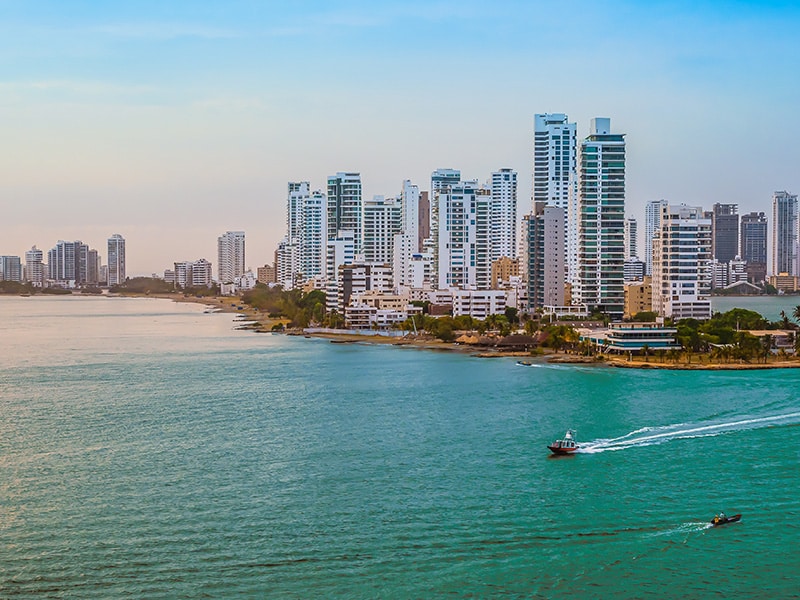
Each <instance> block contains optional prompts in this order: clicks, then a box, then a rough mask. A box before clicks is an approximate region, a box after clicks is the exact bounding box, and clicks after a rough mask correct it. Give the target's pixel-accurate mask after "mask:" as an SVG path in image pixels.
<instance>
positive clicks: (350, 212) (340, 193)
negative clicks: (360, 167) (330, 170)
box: [328, 173, 363, 253]
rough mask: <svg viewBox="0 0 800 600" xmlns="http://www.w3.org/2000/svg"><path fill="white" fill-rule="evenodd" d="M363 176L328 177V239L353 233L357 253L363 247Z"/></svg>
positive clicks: (358, 174) (342, 174) (347, 174)
mask: <svg viewBox="0 0 800 600" xmlns="http://www.w3.org/2000/svg"><path fill="white" fill-rule="evenodd" d="M362 212H363V211H362V205H361V174H360V173H337V174H336V175H331V176H330V177H328V239H329V240H332V239H335V238H336V237H337V236H338V234H339V231H352V232H353V240H354V243H355V249H356V253H361V249H362V247H363V233H362V231H363V230H362V223H361V216H362Z"/></svg>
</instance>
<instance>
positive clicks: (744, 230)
mask: <svg viewBox="0 0 800 600" xmlns="http://www.w3.org/2000/svg"><path fill="white" fill-rule="evenodd" d="M740 243H741V253H740V255H741V257H742V260H744V261H745V263H746V269H747V280H748V281H749V282H750V283H761V282H762V281H764V280H766V278H767V217H766V215H764V213H763V212H751V213H749V214H746V215H742V219H741V235H740Z"/></svg>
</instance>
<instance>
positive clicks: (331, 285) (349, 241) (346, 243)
mask: <svg viewBox="0 0 800 600" xmlns="http://www.w3.org/2000/svg"><path fill="white" fill-rule="evenodd" d="M326 247H327V252H326V260H325V278H326V280H327V287H326V290H325V296H326V301H325V302H326V309H327V310H328V311H329V312H330V311H332V310H336V311H338V312H341V311H340V310H339V268H340V267H342V266H343V265H352V264H353V263H354V262H355V258H356V250H355V237H354V234H353V232H352V231H340V232H338V235H337V236H336V237H335V238H333V239H330V240H328V242H327V246H326Z"/></svg>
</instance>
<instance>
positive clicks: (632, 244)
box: [625, 217, 639, 260]
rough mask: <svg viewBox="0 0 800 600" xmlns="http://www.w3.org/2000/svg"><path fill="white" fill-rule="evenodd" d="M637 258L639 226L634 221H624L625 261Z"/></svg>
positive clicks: (628, 219) (632, 219) (629, 219)
mask: <svg viewBox="0 0 800 600" xmlns="http://www.w3.org/2000/svg"><path fill="white" fill-rule="evenodd" d="M638 257H639V226H638V223H637V222H636V219H634V218H633V217H628V218H627V219H625V260H630V259H632V258H638Z"/></svg>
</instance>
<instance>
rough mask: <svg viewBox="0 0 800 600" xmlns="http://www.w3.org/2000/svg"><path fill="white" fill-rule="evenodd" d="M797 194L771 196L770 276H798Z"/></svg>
mask: <svg viewBox="0 0 800 600" xmlns="http://www.w3.org/2000/svg"><path fill="white" fill-rule="evenodd" d="M797 222H798V221H797V194H790V193H789V192H786V191H783V192H775V193H774V194H773V195H772V265H770V266H771V269H772V274H773V275H780V274H781V273H786V274H787V275H798V274H800V273H798V268H797V266H798V260H797V239H798V231H797Z"/></svg>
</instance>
